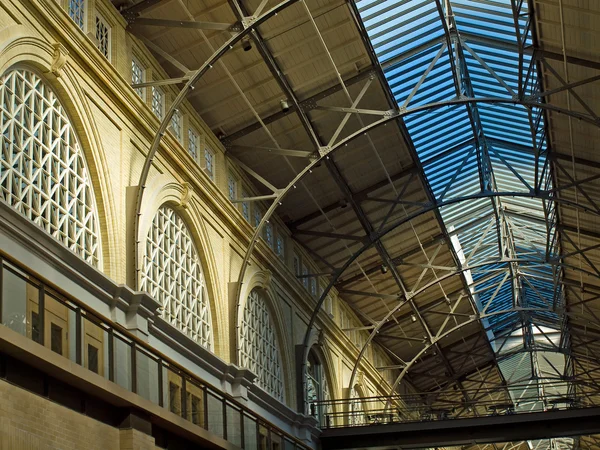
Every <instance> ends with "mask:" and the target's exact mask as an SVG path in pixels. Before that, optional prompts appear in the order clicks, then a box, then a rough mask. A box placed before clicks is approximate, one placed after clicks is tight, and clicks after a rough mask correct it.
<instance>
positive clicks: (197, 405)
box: [189, 394, 202, 425]
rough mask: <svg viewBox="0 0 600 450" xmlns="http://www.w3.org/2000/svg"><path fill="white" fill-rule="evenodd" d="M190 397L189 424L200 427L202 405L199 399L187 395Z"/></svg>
mask: <svg viewBox="0 0 600 450" xmlns="http://www.w3.org/2000/svg"><path fill="white" fill-rule="evenodd" d="M189 395H190V396H191V401H190V403H191V411H190V412H191V422H192V423H194V424H196V425H200V424H201V420H202V416H201V412H202V403H201V402H200V399H199V398H198V397H196V396H195V395H193V394H189Z"/></svg>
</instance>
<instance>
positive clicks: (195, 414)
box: [185, 378, 205, 428]
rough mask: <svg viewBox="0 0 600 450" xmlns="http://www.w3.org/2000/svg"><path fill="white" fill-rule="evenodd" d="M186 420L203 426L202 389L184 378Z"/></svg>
mask: <svg viewBox="0 0 600 450" xmlns="http://www.w3.org/2000/svg"><path fill="white" fill-rule="evenodd" d="M185 388H186V401H187V405H186V406H187V420H189V421H190V422H192V423H194V424H196V425H199V426H201V427H203V428H205V424H204V390H203V387H202V386H200V385H199V384H197V383H195V382H194V381H193V380H191V379H189V378H188V379H187V380H186V385H185Z"/></svg>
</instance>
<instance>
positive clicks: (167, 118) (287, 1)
mask: <svg viewBox="0 0 600 450" xmlns="http://www.w3.org/2000/svg"><path fill="white" fill-rule="evenodd" d="M298 1H299V0H283V1H282V2H281V3H279V4H278V5H276V6H274V7H273V8H271V9H270V10H268V11H267V12H265V13H264V14H262V15H261V16H259V17H256V18H254V19H253V20H252V22H251V23H250V24H249V25H247V26H244V27H243V30H242V31H240V32H238V33H236V34H233V36H232V37H231V38H229V39H228V40H227V41H225V43H224V44H223V45H221V47H219V48H218V49H217V50H216V51H215V52H214V53H213V54H212V55H211V56H210V57H209V58H208V59H207V60H206V61H205V62H204V64H202V65H201V66H200V67H199V68H198V69H196V71H194V73H193V74H192V75H191V76H190V77H189V79H188V80H187V82H186V83H185V85H184V87H183V88H182V89H181V91H180V92H179V94H177V97H175V100H173V103H172V104H171V106H170V107H169V109H168V110H167V112H166V113H165V115H164V117H163V118H162V120H161V122H160V125H159V127H158V130H157V131H156V134H155V135H154V139H153V140H152V145H151V146H150V150H149V151H148V154H147V155H146V159H145V160H144V166H143V168H142V172H141V174H140V180H139V182H138V191H137V196H136V203H135V205H136V206H135V218H134V223H135V231H134V233H135V240H136V241H135V245H134V253H133V257H134V269H135V283H136V286H138V287H139V282H140V280H139V271H140V267H139V264H140V261H139V257H140V255H139V248H138V246H139V239H140V238H141V237H140V236H138V233H139V231H140V230H139V220H138V219H139V217H140V216H141V212H142V211H141V208H142V199H143V196H144V191H145V189H146V182H147V181H148V175H149V173H150V168H151V167H152V162H153V161H154V157H155V156H156V152H157V151H158V147H159V146H160V141H161V139H162V137H163V136H164V134H165V131H166V130H167V127H168V126H169V123H170V122H171V118H172V117H173V113H174V112H175V111H176V110H177V108H178V107H179V105H180V104H181V102H183V100H184V99H185V96H186V95H187V92H188V91H189V90H191V89H193V88H194V85H195V84H196V83H197V82H198V80H199V79H200V78H202V76H203V75H204V74H205V73H206V72H207V71H208V70H210V69H212V66H213V64H215V63H216V62H217V61H218V60H219V59H220V58H221V57H222V56H223V55H225V54H226V53H227V52H228V51H229V50H231V49H232V48H233V45H234V44H236V43H237V42H239V41H241V40H242V38H243V37H244V36H246V35H248V34H250V33H251V32H252V30H254V29H255V28H257V27H258V26H259V25H261V24H263V23H264V22H266V21H267V20H268V19H270V18H271V17H273V16H276V15H277V13H278V12H280V11H282V10H284V9H285V8H287V7H288V6H291V5H293V4H294V3H296V2H298Z"/></svg>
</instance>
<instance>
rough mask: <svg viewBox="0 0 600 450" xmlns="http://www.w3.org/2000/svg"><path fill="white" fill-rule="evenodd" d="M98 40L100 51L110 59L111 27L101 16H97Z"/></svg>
mask: <svg viewBox="0 0 600 450" xmlns="http://www.w3.org/2000/svg"><path fill="white" fill-rule="evenodd" d="M96 41H97V44H98V49H99V50H100V52H101V53H102V54H103V55H104V56H106V58H107V59H110V27H109V26H108V24H107V23H106V21H105V20H104V19H103V18H102V17H100V16H96Z"/></svg>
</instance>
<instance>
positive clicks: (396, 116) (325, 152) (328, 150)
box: [236, 97, 600, 359]
mask: <svg viewBox="0 0 600 450" xmlns="http://www.w3.org/2000/svg"><path fill="white" fill-rule="evenodd" d="M479 102H483V103H513V104H515V103H516V104H521V105H523V106H528V107H539V108H542V109H548V110H553V111H557V112H561V113H564V114H566V115H571V116H573V117H575V118H579V119H582V120H585V121H587V122H589V123H591V124H593V125H596V126H597V127H599V128H600V122H596V121H594V120H592V119H590V118H588V117H587V116H584V115H582V114H580V113H576V112H572V111H567V110H563V109H562V108H558V107H555V106H553V105H548V104H546V103H539V102H534V101H525V100H524V101H519V100H515V99H513V98H506V99H502V98H482V99H477V98H466V97H463V98H459V99H452V100H448V101H443V102H435V103H430V104H426V105H422V106H418V107H415V108H407V109H398V110H395V111H394V112H392V113H389V112H384V111H382V115H383V116H384V117H383V118H382V119H380V120H377V121H374V122H373V123H371V124H369V125H367V126H365V127H363V128H361V129H360V130H358V131H355V132H354V133H352V134H350V135H348V136H346V137H345V138H343V139H341V140H340V141H338V142H337V143H336V144H335V145H333V146H331V147H322V148H320V149H319V156H318V157H317V158H315V159H314V160H313V161H311V162H310V163H309V164H308V165H307V166H306V167H305V168H304V169H302V170H301V171H300V172H299V173H298V174H297V175H296V176H295V177H294V178H293V179H292V181H290V182H289V183H288V185H287V186H286V187H285V188H282V189H280V190H279V191H278V193H277V195H276V197H275V199H274V200H273V203H272V204H271V206H270V207H269V208H268V209H267V211H266V212H265V214H264V216H263V217H262V219H261V221H260V223H259V224H258V226H257V227H256V229H255V231H254V234H253V235H252V238H251V240H250V243H249V244H248V249H247V251H246V255H245V256H244V260H243V262H242V266H241V268H240V275H239V277H238V282H240V283H241V282H243V279H244V276H245V273H246V270H247V267H248V264H249V262H250V258H251V256H252V252H253V251H254V247H255V245H256V242H257V241H258V239H259V237H260V235H261V232H262V228H263V227H264V225H265V224H266V223H267V222H268V221H269V219H270V217H271V216H272V214H273V212H274V211H275V209H277V206H279V204H280V203H281V202H282V201H283V200H284V199H285V196H286V195H287V193H288V192H290V191H291V190H292V189H294V188H295V187H296V184H297V183H299V182H300V181H301V180H302V179H303V178H304V177H305V176H306V175H307V174H308V173H310V172H311V171H312V169H313V168H314V167H315V166H316V165H318V164H319V163H321V162H322V160H323V159H326V158H327V159H328V158H329V155H330V154H332V153H334V152H336V151H338V150H339V149H340V148H342V147H344V146H346V145H347V144H348V143H350V142H352V141H354V140H355V139H357V138H359V137H360V136H363V135H364V134H366V133H367V132H369V131H371V130H374V129H376V128H378V127H380V126H382V125H385V124H387V123H388V122H392V121H396V120H400V119H402V118H403V117H405V116H408V115H409V114H414V113H416V112H421V111H426V110H435V109H438V108H443V107H447V106H452V105H457V104H466V103H479ZM543 192H546V195H544V196H542V193H543ZM507 195H508V196H513V197H532V198H540V199H543V200H548V201H553V202H560V203H564V204H568V205H570V206H573V207H576V208H581V209H583V210H584V211H588V212H592V213H595V214H597V213H598V212H597V211H594V210H592V209H590V208H588V207H586V206H583V205H580V204H576V203H575V202H570V201H566V200H562V199H557V198H556V197H552V196H551V195H550V191H540V192H538V193H533V192H530V193H525V192H514V193H511V194H503V193H497V192H486V193H481V194H474V195H471V196H469V198H471V199H476V198H487V197H500V196H507ZM453 202H456V200H455V199H453V200H451V201H446V202H443V204H441V203H440V204H437V205H431V207H430V209H429V211H432V210H436V209H439V207H441V206H445V204H450V203H453ZM415 217H416V216H415ZM385 233H386V232H383V234H385ZM377 234H381V233H377ZM240 293H241V286H238V289H237V292H236V297H237V298H238V304H237V308H238V309H239V301H240V300H239V296H240ZM309 331H310V328H309ZM304 359H306V358H304Z"/></svg>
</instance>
